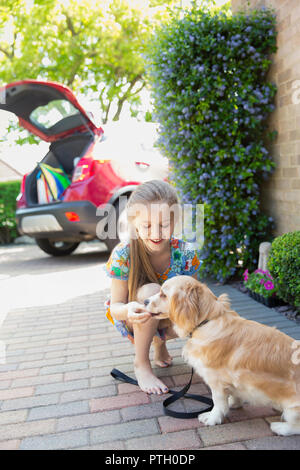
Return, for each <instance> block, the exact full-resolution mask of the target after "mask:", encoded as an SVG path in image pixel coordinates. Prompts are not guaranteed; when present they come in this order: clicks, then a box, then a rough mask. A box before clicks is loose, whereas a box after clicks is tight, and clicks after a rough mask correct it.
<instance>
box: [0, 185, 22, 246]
mask: <svg viewBox="0 0 300 470" xmlns="http://www.w3.org/2000/svg"><path fill="white" fill-rule="evenodd" d="M19 192H20V181H8V182H5V183H0V244H3V243H10V242H12V241H13V240H14V239H15V238H16V237H17V236H18V231H17V226H16V219H15V213H16V197H17V195H18V194H19Z"/></svg>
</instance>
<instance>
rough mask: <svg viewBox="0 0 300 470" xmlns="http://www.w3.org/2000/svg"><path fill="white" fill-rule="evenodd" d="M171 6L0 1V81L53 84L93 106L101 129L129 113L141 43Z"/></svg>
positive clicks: (136, 90) (147, 1)
mask: <svg viewBox="0 0 300 470" xmlns="http://www.w3.org/2000/svg"><path fill="white" fill-rule="evenodd" d="M176 1H178V0H166V1H161V0H156V1H153V0H152V1H151V0H135V1H134V2H127V1H126V0H80V1H78V0H43V1H32V2H30V1H28V0H15V1H10V0H0V82H2V83H9V82H12V81H15V80H23V79H42V80H51V81H57V82H59V83H62V84H64V85H67V86H69V87H72V90H73V91H74V92H75V93H76V94H77V95H78V94H79V93H81V94H82V95H84V96H87V95H88V96H89V99H90V100H92V101H96V102H98V103H99V114H100V113H101V117H102V122H103V123H106V122H107V120H109V119H113V120H118V119H119V117H120V114H121V112H122V109H123V106H124V103H128V104H129V105H130V107H131V111H132V113H135V114H136V112H137V109H140V103H139V95H140V92H141V90H142V89H143V88H144V87H145V85H146V83H145V78H144V59H143V57H142V53H143V50H144V47H145V44H146V43H147V41H148V40H149V37H150V35H151V33H152V31H153V28H154V27H155V25H157V24H160V23H162V22H163V21H164V20H165V19H166V18H168V16H169V14H168V7H169V5H172V4H173V3H174V2H176ZM33 141H34V140H32V138H31V143H32V142H33ZM25 142H26V139H25V141H24V139H22V138H21V139H20V140H19V142H18V143H20V144H23V143H25Z"/></svg>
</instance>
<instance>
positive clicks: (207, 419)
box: [198, 411, 222, 426]
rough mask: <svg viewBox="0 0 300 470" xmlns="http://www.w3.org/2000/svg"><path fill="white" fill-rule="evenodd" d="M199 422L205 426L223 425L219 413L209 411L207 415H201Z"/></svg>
mask: <svg viewBox="0 0 300 470" xmlns="http://www.w3.org/2000/svg"><path fill="white" fill-rule="evenodd" d="M198 420H199V421H200V423H203V424H205V426H215V425H216V424H221V423H222V416H220V414H219V413H213V412H212V411H208V412H207V413H202V414H200V415H199V416H198Z"/></svg>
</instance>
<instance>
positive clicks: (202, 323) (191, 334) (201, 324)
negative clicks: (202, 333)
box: [188, 320, 209, 338]
mask: <svg viewBox="0 0 300 470" xmlns="http://www.w3.org/2000/svg"><path fill="white" fill-rule="evenodd" d="M208 322H209V320H204V321H202V322H201V323H199V325H197V326H196V328H194V329H193V331H191V332H190V333H189V335H188V336H189V337H190V338H191V337H192V336H193V333H194V331H196V330H197V329H198V328H200V326H203V325H205V324H206V323H208Z"/></svg>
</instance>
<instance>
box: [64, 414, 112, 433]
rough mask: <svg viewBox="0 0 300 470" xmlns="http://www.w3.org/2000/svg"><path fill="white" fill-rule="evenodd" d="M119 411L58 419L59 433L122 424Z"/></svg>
mask: <svg viewBox="0 0 300 470" xmlns="http://www.w3.org/2000/svg"><path fill="white" fill-rule="evenodd" d="M120 421H121V416H120V411H119V410H111V411H103V412H102V413H88V414H84V415H75V416H67V417H65V418H58V420H57V429H56V430H57V431H58V432H59V431H68V430H71V429H82V428H94V427H97V426H104V425H106V424H114V423H120Z"/></svg>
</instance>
